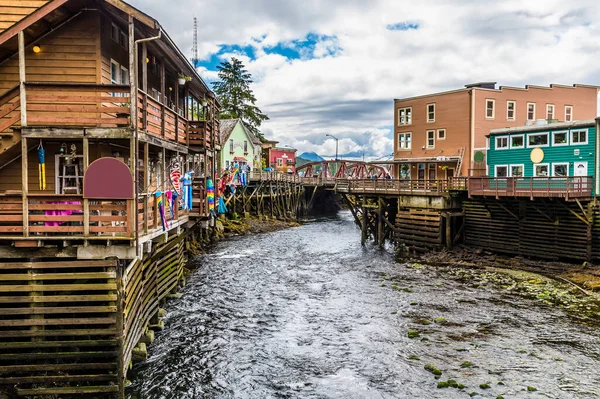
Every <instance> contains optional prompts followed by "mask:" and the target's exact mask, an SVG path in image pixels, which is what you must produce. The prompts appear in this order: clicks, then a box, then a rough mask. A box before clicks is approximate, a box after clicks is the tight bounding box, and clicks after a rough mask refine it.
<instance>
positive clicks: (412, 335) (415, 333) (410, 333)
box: [407, 330, 420, 339]
mask: <svg viewBox="0 0 600 399" xmlns="http://www.w3.org/2000/svg"><path fill="white" fill-rule="evenodd" d="M407 335H408V338H410V339H413V338H418V337H419V336H420V334H419V332H418V331H415V330H408V334H407Z"/></svg>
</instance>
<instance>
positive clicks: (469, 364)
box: [460, 362, 473, 369]
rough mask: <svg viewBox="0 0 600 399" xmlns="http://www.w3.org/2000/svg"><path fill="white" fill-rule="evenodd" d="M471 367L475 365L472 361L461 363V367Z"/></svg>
mask: <svg viewBox="0 0 600 399" xmlns="http://www.w3.org/2000/svg"><path fill="white" fill-rule="evenodd" d="M469 367H473V363H471V362H462V363H461V364H460V368H461V369H466V368H469Z"/></svg>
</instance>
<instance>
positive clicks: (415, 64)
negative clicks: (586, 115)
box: [132, 0, 600, 156]
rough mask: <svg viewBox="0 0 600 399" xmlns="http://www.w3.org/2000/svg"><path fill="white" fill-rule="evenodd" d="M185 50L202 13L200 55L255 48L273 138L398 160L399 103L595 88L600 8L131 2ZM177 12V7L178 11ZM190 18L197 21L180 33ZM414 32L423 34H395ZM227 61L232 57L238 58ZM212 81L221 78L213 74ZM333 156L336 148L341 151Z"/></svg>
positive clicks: (508, 3)
mask: <svg viewBox="0 0 600 399" xmlns="http://www.w3.org/2000/svg"><path fill="white" fill-rule="evenodd" d="M132 3H133V4H134V5H135V6H137V7H139V8H140V9H141V10H142V11H145V12H147V13H149V14H150V15H152V16H154V17H156V18H157V19H158V20H159V21H160V22H161V24H162V25H163V26H164V27H165V28H166V29H167V31H168V32H169V34H170V35H171V36H172V37H173V38H174V39H175V41H176V42H177V43H178V44H179V46H180V48H181V49H183V50H184V51H186V53H187V49H189V48H191V40H192V35H191V30H192V14H195V15H196V16H198V18H199V44H200V54H201V56H203V57H208V56H209V55H210V54H214V53H216V52H217V50H218V49H219V45H222V44H227V45H241V46H244V45H251V46H252V47H253V48H254V53H255V55H256V59H253V60H251V59H249V58H248V57H246V56H241V57H239V58H241V59H243V60H244V62H245V63H246V66H247V68H248V69H249V71H250V72H251V73H252V74H253V77H254V80H255V84H254V86H253V89H254V91H255V94H256V96H257V98H258V101H259V103H258V105H259V106H260V107H261V108H262V110H263V111H265V112H266V113H267V114H268V115H269V116H270V117H271V120H270V121H268V122H266V123H265V124H264V129H263V130H264V132H265V133H266V134H267V135H269V136H271V137H273V138H275V139H278V140H280V141H281V142H285V144H291V145H295V146H297V147H298V148H299V150H300V151H315V152H318V153H322V154H327V155H332V154H335V145H334V144H335V143H334V142H333V140H325V138H324V137H325V134H327V133H331V134H334V135H336V136H338V138H339V139H340V141H339V145H340V149H339V151H340V153H343V152H351V151H355V152H356V151H367V153H368V154H370V155H372V156H384V155H386V154H389V153H391V152H392V149H391V145H392V144H391V143H392V141H391V139H389V137H388V136H389V131H388V130H386V129H385V127H386V126H391V125H392V118H393V112H392V108H393V99H394V98H402V97H408V96H413V95H417V94H425V93H429V92H435V91H441V90H447V89H455V88H460V87H462V86H463V85H464V84H466V83H471V82H475V81H482V80H492V81H498V82H499V83H500V84H503V85H521V86H522V85H524V84H538V85H548V84H550V83H562V84H572V83H587V84H597V83H598V80H599V79H600V64H598V62H597V61H596V58H597V57H596V56H597V54H599V53H600V41H599V40H598V38H599V37H600V24H599V23H598V22H597V21H599V20H600V7H598V6H597V3H596V1H595V0H594V1H593V0H578V1H573V2H565V1H561V0H544V1H542V0H535V1H534V0H531V1H522V0H505V1H502V2H500V1H493V0H437V1H435V2H434V1H426V2H414V1H408V0H401V1H397V0H373V1H363V0H346V1H342V0H332V1H328V2H324V1H321V0H303V1H300V0H290V1H285V2H281V1H277V0H245V1H242V0H223V1H221V2H218V3H217V2H209V1H203V2H198V1H196V0H180V1H178V2H177V3H172V2H171V1H169V0H133V1H132ZM174 4H176V5H174ZM181 15H189V23H185V21H183V22H184V23H182V19H181ZM405 21H410V22H411V23H413V22H416V23H418V25H419V27H418V29H411V30H406V31H391V30H388V29H387V28H386V27H387V25H390V24H397V23H401V22H405ZM308 34H313V35H315V36H316V37H321V38H322V40H321V41H319V42H317V44H316V45H315V46H314V47H313V48H312V50H311V52H310V53H307V52H306V51H305V50H303V49H302V47H301V46H300V47H298V46H296V48H297V49H298V50H299V51H300V52H301V54H302V57H301V58H300V59H294V60H288V59H286V58H285V57H283V56H281V55H277V54H272V53H270V52H269V51H265V49H268V48H270V47H272V46H275V45H277V44H278V43H288V45H290V46H292V47H293V46H294V45H293V44H291V43H292V41H298V40H300V41H301V40H303V39H305V38H306V36H307V35H308ZM230 55H231V54H227V55H226V56H230ZM203 76H205V77H206V78H207V79H214V78H215V76H216V74H215V73H214V72H211V71H204V72H203ZM332 145H333V148H332Z"/></svg>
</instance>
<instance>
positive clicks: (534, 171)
mask: <svg viewBox="0 0 600 399" xmlns="http://www.w3.org/2000/svg"><path fill="white" fill-rule="evenodd" d="M538 166H547V167H548V175H547V176H538V175H537V172H536V167H538ZM533 177H550V164H549V163H534V164H533Z"/></svg>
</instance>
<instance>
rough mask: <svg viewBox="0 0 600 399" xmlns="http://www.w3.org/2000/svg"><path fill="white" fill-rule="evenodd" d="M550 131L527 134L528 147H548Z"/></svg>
mask: <svg viewBox="0 0 600 399" xmlns="http://www.w3.org/2000/svg"><path fill="white" fill-rule="evenodd" d="M547 146H548V133H536V134H530V135H529V136H527V147H547Z"/></svg>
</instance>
